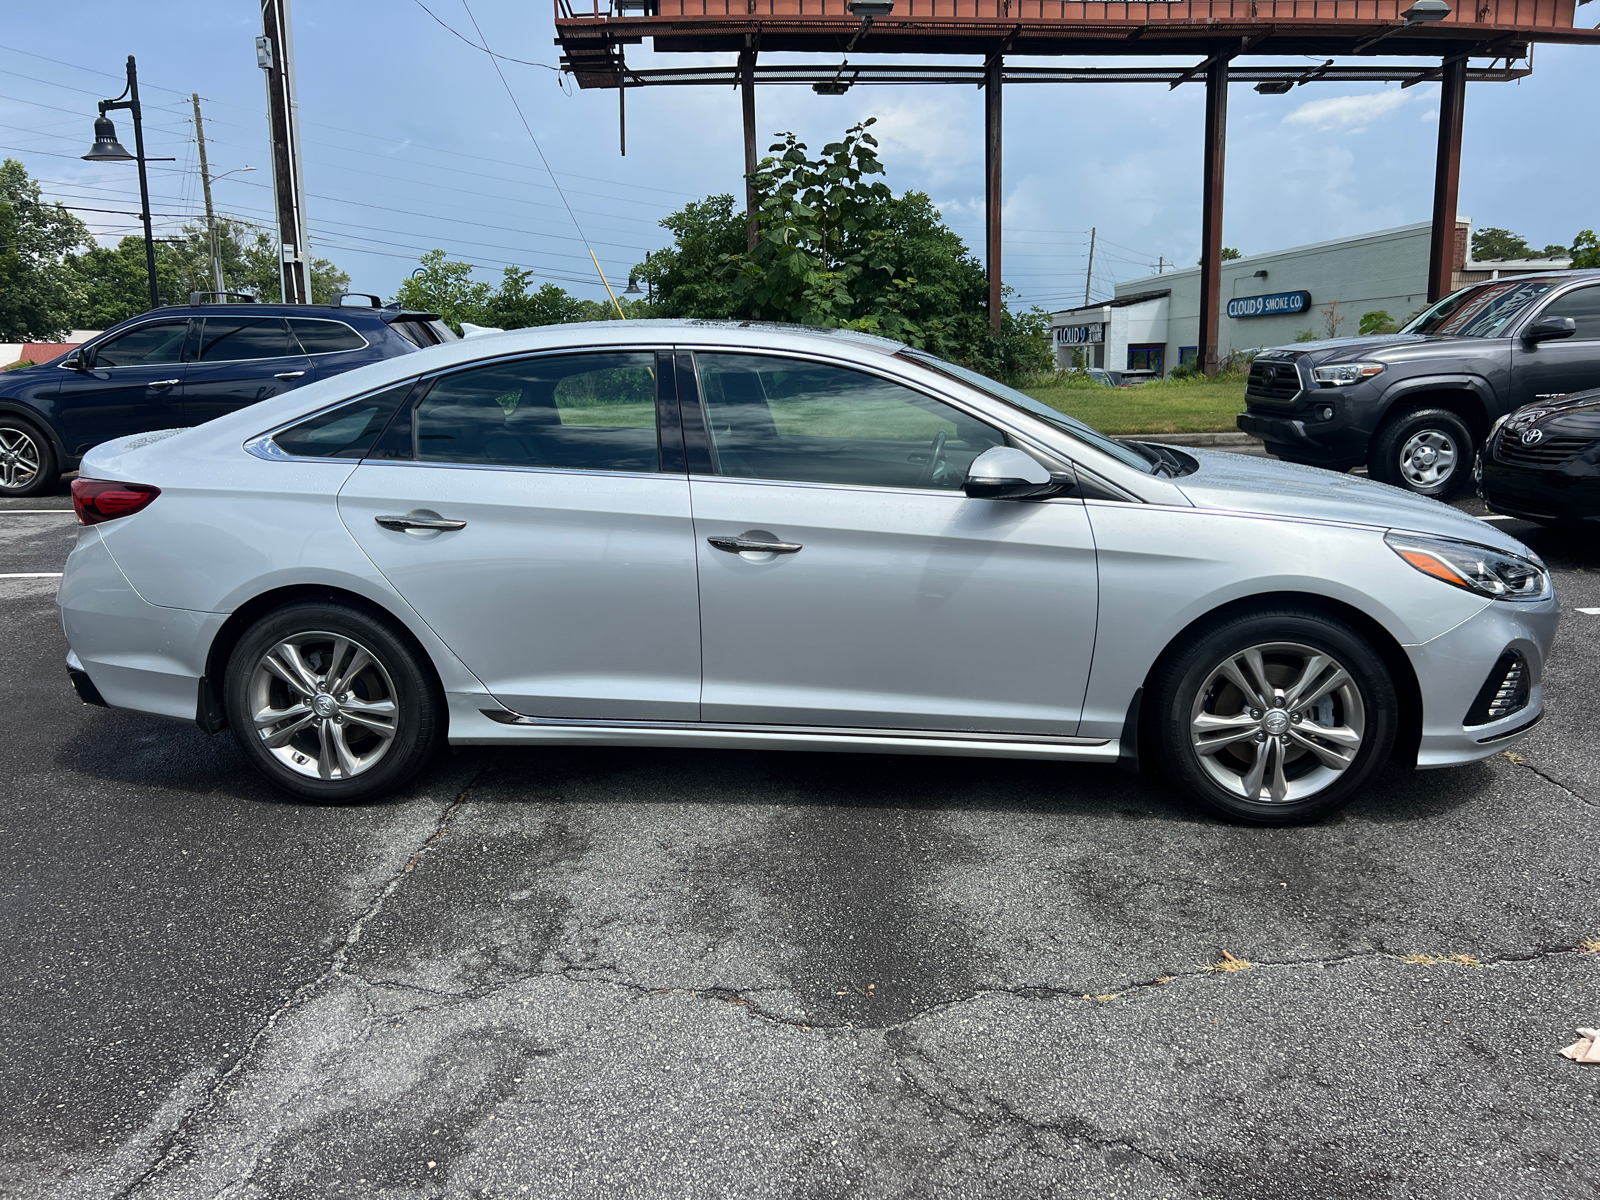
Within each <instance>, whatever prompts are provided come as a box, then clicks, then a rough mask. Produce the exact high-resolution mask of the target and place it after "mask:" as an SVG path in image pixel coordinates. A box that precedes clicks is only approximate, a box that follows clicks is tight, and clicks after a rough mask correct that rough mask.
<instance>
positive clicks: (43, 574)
mask: <svg viewBox="0 0 1600 1200" xmlns="http://www.w3.org/2000/svg"><path fill="white" fill-rule="evenodd" d="M60 578H61V572H60V571H13V572H11V573H10V574H6V575H0V579H60ZM1578 611H1579V612H1582V611H1583V610H1582V609H1579V610H1578Z"/></svg>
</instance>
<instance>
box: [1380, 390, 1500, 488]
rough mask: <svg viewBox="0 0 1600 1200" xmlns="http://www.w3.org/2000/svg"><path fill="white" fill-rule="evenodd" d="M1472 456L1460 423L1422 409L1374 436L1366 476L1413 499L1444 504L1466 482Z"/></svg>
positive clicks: (1468, 435) (1443, 411) (1439, 411)
mask: <svg viewBox="0 0 1600 1200" xmlns="http://www.w3.org/2000/svg"><path fill="white" fill-rule="evenodd" d="M1474 453H1475V446H1474V444H1473V440H1472V431H1471V430H1470V429H1468V428H1467V423H1466V422H1465V421H1463V420H1462V419H1461V418H1460V417H1458V416H1456V414H1455V413H1453V412H1451V411H1450V410H1449V409H1447V408H1422V409H1417V410H1415V411H1413V412H1408V413H1404V414H1402V415H1401V416H1399V417H1397V418H1395V419H1394V420H1393V421H1390V422H1389V423H1388V424H1387V425H1385V426H1384V427H1383V428H1382V429H1380V430H1378V432H1377V434H1376V436H1374V437H1373V439H1372V444H1371V446H1370V447H1369V448H1368V451H1367V473H1368V474H1369V475H1370V476H1371V477H1372V478H1373V479H1376V480H1378V481H1379V482H1381V483H1389V484H1393V485H1394V486H1395V487H1398V488H1404V489H1405V490H1406V491H1408V492H1416V493H1417V494H1418V495H1419V496H1431V497H1432V498H1433V499H1435V500H1449V499H1450V498H1451V497H1452V496H1455V495H1457V494H1458V493H1459V492H1461V490H1462V489H1463V488H1465V487H1466V486H1467V485H1468V483H1470V482H1471V479H1472V459H1473V454H1474Z"/></svg>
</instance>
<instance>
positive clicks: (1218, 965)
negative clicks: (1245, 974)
mask: <svg viewBox="0 0 1600 1200" xmlns="http://www.w3.org/2000/svg"><path fill="white" fill-rule="evenodd" d="M1220 953H1221V955H1222V958H1221V959H1220V960H1213V961H1212V962H1208V963H1201V964H1200V970H1202V971H1226V972H1227V973H1229V974H1232V973H1234V972H1235V971H1248V970H1249V969H1250V968H1251V967H1253V966H1255V963H1253V962H1251V961H1250V960H1249V959H1247V958H1236V957H1235V956H1234V955H1232V954H1229V953H1228V952H1227V951H1226V950H1223V951H1220Z"/></svg>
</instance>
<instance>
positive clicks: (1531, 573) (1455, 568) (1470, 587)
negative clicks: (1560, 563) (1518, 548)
mask: <svg viewBox="0 0 1600 1200" xmlns="http://www.w3.org/2000/svg"><path fill="white" fill-rule="evenodd" d="M1383 540H1384V541H1386V542H1388V543H1389V548H1390V549H1391V550H1393V551H1394V552H1395V553H1396V554H1398V555H1399V556H1400V557H1401V558H1403V559H1405V560H1406V561H1407V562H1408V563H1410V564H1411V565H1412V566H1413V567H1415V568H1416V569H1417V570H1419V571H1421V572H1422V573H1423V574H1424V575H1432V576H1433V577H1434V578H1435V579H1439V580H1443V581H1444V582H1445V583H1448V584H1451V585H1452V586H1454V587H1458V588H1461V589H1462V590H1463V591H1468V592H1476V593H1477V594H1478V595H1480V596H1486V597H1488V598H1489V599H1491V600H1547V599H1549V598H1550V596H1551V595H1552V594H1553V593H1552V591H1551V588H1550V572H1548V571H1546V570H1545V567H1544V563H1542V562H1540V561H1539V559H1538V557H1537V556H1534V557H1532V558H1519V557H1518V556H1517V555H1515V554H1506V553H1504V552H1503V551H1500V550H1491V549H1490V548H1489V547H1488V546H1479V545H1477V544H1476V543H1473V542H1458V541H1456V540H1455V539H1454V538H1434V537H1423V536H1421V535H1419V534H1415V533H1395V532H1390V533H1387V534H1385V535H1384V539H1383Z"/></svg>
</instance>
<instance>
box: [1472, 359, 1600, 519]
mask: <svg viewBox="0 0 1600 1200" xmlns="http://www.w3.org/2000/svg"><path fill="white" fill-rule="evenodd" d="M1478 481H1479V485H1478V486H1479V492H1480V494H1481V495H1482V496H1483V499H1484V502H1485V503H1486V504H1488V506H1489V507H1490V508H1492V509H1493V510H1494V511H1495V512H1497V513H1504V514H1505V515H1506V516H1508V517H1521V518H1522V519H1523V520H1526V521H1537V522H1539V523H1540V524H1541V525H1557V526H1560V525H1572V526H1576V525H1578V524H1580V523H1582V522H1584V521H1600V389H1596V390H1594V391H1588V392H1579V393H1577V394H1575V395H1571V396H1563V397H1561V398H1560V399H1558V400H1541V401H1539V402H1537V403H1535V404H1530V405H1528V406H1526V407H1524V408H1519V409H1518V410H1517V411H1516V412H1514V413H1511V414H1510V415H1509V416H1506V417H1502V418H1501V419H1500V420H1498V421H1496V422H1495V424H1494V428H1493V429H1492V430H1491V431H1490V433H1489V438H1488V441H1487V443H1486V444H1485V446H1484V449H1483V454H1482V457H1481V458H1480V460H1479V463H1478Z"/></svg>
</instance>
